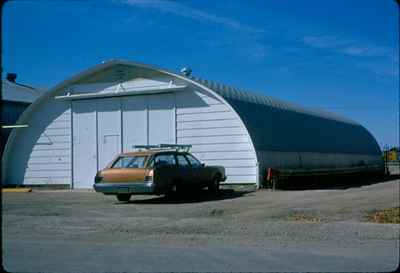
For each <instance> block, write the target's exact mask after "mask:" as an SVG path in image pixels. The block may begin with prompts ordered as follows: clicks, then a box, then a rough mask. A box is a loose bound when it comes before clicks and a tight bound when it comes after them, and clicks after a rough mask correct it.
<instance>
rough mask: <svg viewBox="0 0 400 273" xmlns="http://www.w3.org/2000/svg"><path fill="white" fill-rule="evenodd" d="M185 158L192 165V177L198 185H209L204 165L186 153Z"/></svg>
mask: <svg viewBox="0 0 400 273" xmlns="http://www.w3.org/2000/svg"><path fill="white" fill-rule="evenodd" d="M185 158H186V159H187V160H188V161H189V163H190V175H191V177H192V179H193V181H194V182H195V183H196V184H197V185H205V184H207V180H208V179H207V173H206V169H205V168H204V165H203V164H201V162H200V161H199V160H197V159H196V158H195V157H194V156H192V155H191V154H188V153H186V154H185Z"/></svg>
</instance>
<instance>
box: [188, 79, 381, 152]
mask: <svg viewBox="0 0 400 273" xmlns="http://www.w3.org/2000/svg"><path fill="white" fill-rule="evenodd" d="M188 78H189V79H191V80H193V81H196V82H198V83H200V84H202V85H204V86H206V87H207V88H209V89H211V90H213V91H214V92H216V93H217V94H219V95H221V96H222V97H223V98H224V99H225V100H226V101H227V102H229V104H230V105H231V106H232V107H233V108H234V109H235V111H236V112H237V113H238V114H239V116H240V117H241V119H242V120H243V122H244V124H245V126H246V127H247V130H248V131H249V134H250V136H251V138H252V141H253V144H254V146H255V149H256V150H260V151H282V152H315V153H346V154H370V155H378V154H380V153H381V151H380V148H379V146H378V144H377V142H376V140H375V139H374V137H373V136H372V135H371V134H370V133H369V132H368V131H367V130H366V129H365V128H364V127H363V126H361V125H359V124H358V123H356V122H354V121H352V120H351V119H348V118H345V117H341V116H339V115H337V114H334V113H330V112H327V111H323V110H311V109H307V108H304V107H301V106H298V105H295V104H292V103H287V102H284V101H281V100H279V99H276V98H272V97H270V96H265V95H261V94H257V93H253V92H249V91H245V90H240V89H237V88H233V87H231V86H227V85H222V84H219V83H216V82H212V81H208V80H204V79H200V78H196V77H188Z"/></svg>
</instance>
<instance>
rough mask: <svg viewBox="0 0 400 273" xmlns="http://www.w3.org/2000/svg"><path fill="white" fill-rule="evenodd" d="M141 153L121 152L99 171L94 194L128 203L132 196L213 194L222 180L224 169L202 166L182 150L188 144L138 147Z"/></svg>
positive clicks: (223, 178)
mask: <svg viewBox="0 0 400 273" xmlns="http://www.w3.org/2000/svg"><path fill="white" fill-rule="evenodd" d="M140 147H144V150H140V151H136V152H130V153H123V154H120V155H119V156H118V157H117V158H115V159H114V160H113V161H112V162H111V163H110V164H109V165H108V166H107V167H106V168H104V169H103V170H101V171H99V172H98V173H97V174H96V177H95V183H94V185H93V187H94V189H95V190H96V192H102V193H104V194H112V195H116V196H117V199H118V200H119V201H128V200H129V199H130V198H131V196H132V195H133V194H155V195H162V194H176V193H179V192H183V191H185V190H191V189H202V188H205V187H208V190H209V191H211V192H213V193H216V192H218V190H219V184H220V182H222V181H225V180H226V176H225V168H224V167H222V166H206V165H205V164H203V163H201V162H200V161H199V160H198V159H197V158H196V157H194V156H193V155H192V154H191V153H189V152H188V151H182V150H181V148H182V147H186V148H188V147H190V146H188V145H157V146H155V147H154V146H140Z"/></svg>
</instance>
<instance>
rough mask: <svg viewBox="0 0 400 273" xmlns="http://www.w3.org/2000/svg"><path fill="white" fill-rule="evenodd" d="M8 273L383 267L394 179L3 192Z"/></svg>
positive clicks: (391, 245)
mask: <svg viewBox="0 0 400 273" xmlns="http://www.w3.org/2000/svg"><path fill="white" fill-rule="evenodd" d="M2 196H3V264H4V266H5V268H6V269H7V270H9V271H13V272H15V271H24V272H36V271H53V272H61V271H62V272H77V271H80V272H88V271H97V272H112V271H113V272H115V271H130V272H132V271H391V270H394V269H396V267H397V265H398V263H399V239H398V238H399V225H398V224H397V225H396V224H375V223H368V222H366V217H365V216H366V214H367V213H368V212H372V211H374V210H380V209H385V208H390V207H395V206H399V180H390V181H385V182H381V183H375V184H372V185H364V186H354V187H348V188H345V189H339V188H333V189H317V190H291V191H274V192H273V191H269V190H260V191H257V192H251V191H245V190H243V189H242V190H241V189H236V190H235V191H234V190H231V189H225V190H223V191H222V192H221V195H220V196H219V197H217V198H215V197H213V196H210V195H208V194H207V193H206V192H202V193H200V194H197V195H195V196H190V197H187V198H184V199H166V198H164V197H157V196H134V197H133V198H132V199H131V201H130V202H129V203H118V202H117V201H116V199H115V197H113V196H105V195H102V194H98V193H95V192H92V191H68V190H58V191H55V190H53V191H49V190H40V191H39V190H36V191H35V190H34V191H33V192H31V193H3V195H2Z"/></svg>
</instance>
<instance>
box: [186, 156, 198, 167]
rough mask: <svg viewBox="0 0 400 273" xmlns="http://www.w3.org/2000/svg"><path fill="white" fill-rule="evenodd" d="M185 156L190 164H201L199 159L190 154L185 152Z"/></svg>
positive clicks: (193, 165)
mask: <svg viewBox="0 0 400 273" xmlns="http://www.w3.org/2000/svg"><path fill="white" fill-rule="evenodd" d="M185 156H186V158H187V159H188V160H189V162H190V165H192V167H200V166H201V163H200V161H198V160H197V159H196V158H195V157H194V156H192V155H190V154H186V155H185Z"/></svg>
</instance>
